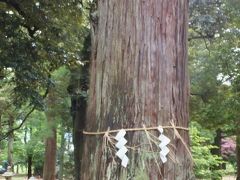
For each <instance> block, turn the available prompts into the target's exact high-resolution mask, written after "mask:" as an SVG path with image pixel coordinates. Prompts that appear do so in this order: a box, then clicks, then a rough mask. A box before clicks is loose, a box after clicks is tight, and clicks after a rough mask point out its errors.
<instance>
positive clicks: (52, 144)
mask: <svg viewBox="0 0 240 180" xmlns="http://www.w3.org/2000/svg"><path fill="white" fill-rule="evenodd" d="M52 91H53V90H52V89H51V90H50V91H49V94H48V111H47V112H46V115H47V121H48V127H49V130H50V131H51V135H50V136H49V137H47V139H46V145H45V158H44V167H43V179H44V180H55V175H56V150H57V142H56V140H57V133H56V117H55V116H56V114H55V113H54V106H55V105H56V97H55V96H54V94H53V92H52Z"/></svg>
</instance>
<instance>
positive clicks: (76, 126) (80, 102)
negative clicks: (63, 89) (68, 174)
mask: <svg viewBox="0 0 240 180" xmlns="http://www.w3.org/2000/svg"><path fill="white" fill-rule="evenodd" d="M77 73H78V74H77ZM77 77H78V78H77ZM87 79H88V64H86V65H84V66H82V67H80V68H78V69H75V70H72V76H71V84H70V86H69V87H68V90H69V93H70V94H71V103H72V105H71V111H72V118H73V145H74V172H75V173H74V179H75V180H80V171H81V160H82V151H83V150H82V149H83V135H82V133H80V132H82V130H83V129H84V126H85V121H86V109H87V97H86V94H87V90H88V80H87ZM79 90H80V92H81V93H80V94H78V93H77V92H79Z"/></svg>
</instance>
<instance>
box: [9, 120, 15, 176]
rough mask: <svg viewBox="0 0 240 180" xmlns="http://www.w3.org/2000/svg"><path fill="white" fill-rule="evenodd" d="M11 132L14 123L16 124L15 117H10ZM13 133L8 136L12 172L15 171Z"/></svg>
mask: <svg viewBox="0 0 240 180" xmlns="http://www.w3.org/2000/svg"><path fill="white" fill-rule="evenodd" d="M8 123H9V130H11V129H13V123H14V117H13V116H9V122H8ZM13 141H14V138H13V132H11V133H10V134H9V136H8V163H9V165H10V166H11V169H12V171H13V170H14V168H13Z"/></svg>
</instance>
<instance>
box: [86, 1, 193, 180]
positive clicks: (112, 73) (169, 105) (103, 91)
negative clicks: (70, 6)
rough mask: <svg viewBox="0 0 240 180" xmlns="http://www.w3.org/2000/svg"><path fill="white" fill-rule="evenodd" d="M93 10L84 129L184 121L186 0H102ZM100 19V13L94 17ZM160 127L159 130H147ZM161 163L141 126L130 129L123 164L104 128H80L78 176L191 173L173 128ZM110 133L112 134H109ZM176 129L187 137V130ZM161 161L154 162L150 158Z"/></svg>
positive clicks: (152, 176)
mask: <svg viewBox="0 0 240 180" xmlns="http://www.w3.org/2000/svg"><path fill="white" fill-rule="evenodd" d="M97 3H98V4H96V5H97V11H96V12H93V13H92V15H95V14H98V17H97V18H96V17H95V18H93V19H92V20H95V21H93V24H92V27H93V31H92V32H93V35H92V41H93V42H92V61H91V73H90V75H91V80H90V97H89V104H88V110H87V120H86V131H93V132H96V131H106V130H107V129H108V127H110V129H121V128H136V127H142V126H143V124H145V125H146V126H158V125H162V126H164V125H170V121H172V120H173V121H174V123H175V125H177V126H182V127H188V98H189V87H188V86H189V79H188V73H187V23H188V15H187V14H188V1H187V0H171V1H169V0H147V1H144V0H136V1H128V0H121V1H120V0H102V1H97ZM96 20H98V21H96ZM151 133H155V135H158V134H157V132H151ZM165 133H166V134H167V136H168V137H169V138H170V139H171V144H172V146H170V148H171V147H174V148H171V155H172V159H173V160H170V159H169V157H168V162H167V163H166V164H164V165H163V164H161V163H160V159H159V151H160V149H159V148H158V147H157V146H156V147H154V151H156V153H148V151H151V148H150V145H149V142H148V139H147V137H146V134H145V133H144V132H139V131H135V132H128V133H127V135H126V138H127V140H128V143H127V145H128V146H137V147H138V145H139V144H142V145H145V146H144V147H142V146H141V147H138V148H137V149H136V151H132V150H129V151H128V152H127V154H128V157H129V159H130V163H129V165H128V167H127V168H126V169H125V168H122V167H121V165H120V164H119V163H120V161H119V160H118V159H117V158H116V159H115V160H116V161H117V162H118V163H117V164H116V163H115V161H114V160H113V157H112V156H111V155H110V153H109V150H106V149H104V150H103V148H102V147H103V143H102V142H103V137H102V136H89V135H84V152H83V157H82V165H81V179H82V180H95V179H116V180H117V179H150V180H155V179H174V180H182V179H187V180H190V179H194V177H193V176H192V167H191V159H190V158H189V155H188V153H187V151H186V148H185V147H184V145H183V143H182V142H181V140H180V139H178V138H177V137H176V136H175V135H174V133H173V130H166V131H165ZM113 135H115V134H113ZM180 135H181V136H182V138H183V139H184V141H185V142H186V144H189V136H188V132H187V131H180ZM154 157H155V158H157V161H158V162H159V163H160V169H159V168H158V166H157V165H156V161H155V158H154Z"/></svg>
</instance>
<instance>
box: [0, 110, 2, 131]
mask: <svg viewBox="0 0 240 180" xmlns="http://www.w3.org/2000/svg"><path fill="white" fill-rule="evenodd" d="M0 135H2V112H0Z"/></svg>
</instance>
